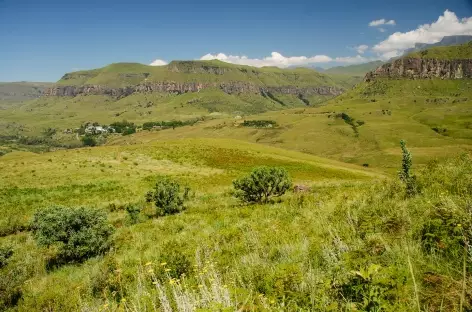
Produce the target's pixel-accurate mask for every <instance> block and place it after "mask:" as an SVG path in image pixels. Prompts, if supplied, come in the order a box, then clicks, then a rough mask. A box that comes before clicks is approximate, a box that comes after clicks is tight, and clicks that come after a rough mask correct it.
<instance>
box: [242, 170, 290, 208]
mask: <svg viewBox="0 0 472 312" xmlns="http://www.w3.org/2000/svg"><path fill="white" fill-rule="evenodd" d="M233 186H234V188H235V196H236V197H237V198H239V199H241V200H243V201H245V202H248V203H266V202H268V201H269V199H270V198H271V197H274V196H282V195H283V194H285V192H286V191H287V190H288V189H290V188H291V187H292V181H291V179H290V176H289V174H288V172H287V170H285V169H284V168H278V167H258V168H255V169H254V170H252V172H251V173H250V174H249V175H248V176H246V177H243V178H241V179H239V180H234V181H233Z"/></svg>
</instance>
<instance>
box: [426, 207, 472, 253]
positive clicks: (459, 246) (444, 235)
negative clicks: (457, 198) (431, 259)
mask: <svg viewBox="0 0 472 312" xmlns="http://www.w3.org/2000/svg"><path fill="white" fill-rule="evenodd" d="M420 239H421V242H422V244H423V247H424V248H425V250H426V251H427V252H429V253H439V254H444V255H447V256H449V257H453V258H455V259H457V260H460V258H461V255H462V254H463V246H464V245H465V244H468V242H472V205H471V206H466V208H465V209H460V208H453V207H448V206H447V205H444V204H443V205H441V204H438V205H436V206H435V207H434V208H433V209H432V210H431V211H430V212H429V214H428V216H427V218H426V219H425V222H424V224H423V225H422V227H421V231H420Z"/></svg>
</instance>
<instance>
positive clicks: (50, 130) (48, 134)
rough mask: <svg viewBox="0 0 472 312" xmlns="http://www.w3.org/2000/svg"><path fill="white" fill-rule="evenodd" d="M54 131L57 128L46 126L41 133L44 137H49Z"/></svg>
mask: <svg viewBox="0 0 472 312" xmlns="http://www.w3.org/2000/svg"><path fill="white" fill-rule="evenodd" d="M56 132H57V130H56V129H54V128H47V129H44V130H43V135H44V136H45V137H48V138H51V137H52V136H54V135H55V134H56Z"/></svg>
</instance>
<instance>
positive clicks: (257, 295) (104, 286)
mask: <svg viewBox="0 0 472 312" xmlns="http://www.w3.org/2000/svg"><path fill="white" fill-rule="evenodd" d="M259 165H268V166H281V167H284V168H286V169H287V170H288V171H289V173H290V174H291V176H292V178H293V180H294V183H295V184H299V185H306V186H309V187H310V191H308V192H303V193H292V192H289V193H288V194H286V195H285V196H283V197H282V198H280V199H278V200H275V201H274V202H272V203H268V204H254V205H247V204H244V203H241V202H240V201H238V200H237V199H235V198H234V197H233V196H232V194H231V189H232V187H231V181H232V180H233V179H234V178H237V177H240V176H241V175H244V174H245V173H247V172H249V171H250V170H251V169H252V168H253V167H255V166H259ZM0 166H1V167H0V168H1V169H0V174H1V181H2V182H1V183H2V184H1V190H2V191H1V198H2V211H1V215H2V218H1V221H2V223H1V227H0V228H1V233H2V237H1V238H0V245H1V246H11V247H12V250H13V255H12V256H11V258H10V259H9V261H8V264H7V265H6V266H5V267H3V268H2V269H0V270H1V271H0V272H1V274H2V276H3V277H4V278H2V279H1V282H0V283H1V284H0V289H1V290H2V291H1V293H2V295H1V297H0V300H1V301H0V304H2V306H3V308H4V309H10V310H12V311H31V310H43V311H77V310H84V311H85V310H87V311H191V310H192V311H193V310H195V309H196V310H197V311H233V310H243V311H313V310H319V311H353V310H361V311H467V310H464V309H469V308H470V307H471V299H472V293H471V292H470V287H468V288H466V289H464V287H463V285H470V283H471V282H472V280H471V278H470V274H469V273H467V274H463V268H464V270H467V272H469V271H470V269H471V268H470V267H469V266H468V265H469V264H470V263H471V262H468V263H469V264H467V265H466V264H464V265H463V259H466V257H469V256H470V254H469V255H467V252H469V253H470V249H469V250H468V251H467V249H464V247H463V244H461V242H462V243H463V242H464V240H465V239H469V238H470V237H471V234H472V233H470V232H467V231H470V230H471V229H470V226H471V225H472V220H471V219H470V209H471V206H470V203H471V202H470V190H471V187H472V176H471V172H472V170H471V169H472V161H471V160H470V158H469V157H468V156H466V155H464V156H462V157H457V158H452V159H449V160H448V161H446V162H435V163H431V164H430V165H429V166H428V167H425V169H424V171H423V172H421V173H420V172H417V174H418V177H417V178H418V182H417V183H418V187H419V189H421V191H420V192H419V193H418V194H416V195H415V196H412V197H409V196H406V194H405V189H404V186H403V185H402V184H401V183H400V182H399V181H398V180H397V179H396V178H394V177H391V176H385V175H383V174H382V173H381V172H378V171H375V170H371V169H366V168H363V169H360V167H358V166H354V165H349V164H343V163H340V162H336V161H332V160H327V159H323V158H319V157H316V156H311V155H308V154H303V153H299V152H295V151H287V150H283V149H278V148H273V147H266V146H263V145H259V144H252V143H246V142H243V141H236V140H227V139H183V140H174V141H165V142H157V143H152V144H141V145H138V144H134V145H122V146H105V147H95V148H82V149H75V150H66V151H57V152H51V153H45V154H41V155H38V154H33V153H24V152H13V153H10V154H7V155H6V156H3V157H2V158H0ZM398 166H399V167H400V163H399V164H398ZM163 175H165V176H171V177H173V178H174V179H176V180H177V181H179V182H180V183H181V184H182V185H187V186H189V187H190V189H191V195H190V200H189V201H188V202H187V203H186V206H187V209H186V210H185V211H184V212H181V213H179V214H176V215H171V216H163V217H156V216H154V209H153V208H152V205H151V204H148V203H145V202H144V194H145V193H146V192H147V191H148V190H149V189H150V188H151V187H152V185H153V183H154V182H155V180H156V179H157V178H158V177H159V176H163ZM54 204H57V205H62V206H88V207H92V208H95V209H99V210H102V211H106V212H107V215H108V220H109V222H110V223H111V224H112V225H113V226H114V228H115V231H116V232H115V234H114V236H113V247H112V249H111V250H110V251H109V252H108V253H107V254H105V255H103V256H99V257H94V258H91V259H89V260H87V261H85V262H83V263H71V264H65V265H55V264H54V262H51V261H52V259H54V258H53V254H54V249H53V248H52V249H51V248H49V249H48V248H44V247H38V246H37V245H36V243H35V241H34V239H33V237H32V235H31V232H30V231H29V222H30V220H31V216H32V214H33V213H34V211H36V210H38V209H42V208H45V207H47V206H50V205H54ZM127 204H134V205H141V206H142V207H143V208H142V209H143V210H142V213H141V215H140V220H139V222H138V223H136V224H134V223H130V220H129V218H128V216H127V213H126V212H125V207H126V205H127ZM431 220H433V221H434V222H436V223H434V224H435V226H433V227H431V222H432V221H431ZM426 234H428V235H426ZM451 234H454V235H452V236H450V235H451ZM429 235H431V236H432V237H433V239H430V237H431V236H429ZM451 237H452V238H451ZM428 242H429V243H430V244H426V243H428ZM431 243H432V245H431ZM431 246H432V247H431ZM438 246H439V247H438ZM465 246H467V245H465ZM464 252H465V253H464ZM463 283H466V284H463ZM464 291H465V292H464Z"/></svg>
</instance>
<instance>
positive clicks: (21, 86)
mask: <svg viewBox="0 0 472 312" xmlns="http://www.w3.org/2000/svg"><path fill="white" fill-rule="evenodd" d="M52 85H53V83H50V82H26V81H21V82H0V101H4V102H21V101H27V100H31V99H35V98H39V97H40V96H41V95H42V94H43V93H44V90H46V89H47V88H49V87H51V86H52Z"/></svg>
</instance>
